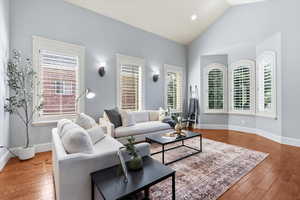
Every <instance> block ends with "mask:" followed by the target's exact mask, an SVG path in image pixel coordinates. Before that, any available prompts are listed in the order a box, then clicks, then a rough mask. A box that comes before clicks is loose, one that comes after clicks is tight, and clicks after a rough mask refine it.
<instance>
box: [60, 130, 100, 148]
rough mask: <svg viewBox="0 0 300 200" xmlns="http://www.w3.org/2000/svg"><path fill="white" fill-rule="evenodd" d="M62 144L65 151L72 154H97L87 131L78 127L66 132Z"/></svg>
mask: <svg viewBox="0 0 300 200" xmlns="http://www.w3.org/2000/svg"><path fill="white" fill-rule="evenodd" d="M62 143H63V145H64V148H65V151H66V152H67V153H69V154H72V153H87V154H92V153H94V152H95V149H94V146H93V143H92V140H91V137H90V136H89V134H88V133H87V131H86V130H84V129H83V128H81V127H80V126H78V125H77V127H76V128H73V129H68V130H66V132H65V134H64V135H63V137H62Z"/></svg>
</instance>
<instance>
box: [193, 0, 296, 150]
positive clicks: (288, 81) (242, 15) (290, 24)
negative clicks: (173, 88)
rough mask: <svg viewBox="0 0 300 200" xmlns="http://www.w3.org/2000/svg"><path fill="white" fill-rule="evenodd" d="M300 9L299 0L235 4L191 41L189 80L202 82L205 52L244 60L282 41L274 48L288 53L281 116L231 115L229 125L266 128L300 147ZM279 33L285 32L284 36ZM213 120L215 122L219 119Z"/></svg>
mask: <svg viewBox="0 0 300 200" xmlns="http://www.w3.org/2000/svg"><path fill="white" fill-rule="evenodd" d="M299 7H300V2H299V1H298V0H288V1H286V0H272V1H265V2H261V3H255V4H248V5H243V6H237V7H233V8H230V9H228V10H227V11H226V13H225V14H224V16H223V17H221V18H220V19H219V20H218V21H217V22H216V23H215V24H213V25H212V26H211V27H210V28H209V29H208V30H207V31H206V32H205V33H204V34H203V35H201V36H200V37H199V38H197V39H196V40H194V41H193V42H192V43H191V44H190V45H189V47H188V63H189V66H188V77H189V80H188V83H189V84H195V83H197V84H201V81H200V76H201V64H200V63H201V55H207V54H209V55H218V54H228V62H229V64H230V63H232V62H233V61H236V60H238V59H255V57H256V54H257V53H259V52H260V51H261V50H262V49H263V48H264V45H265V44H267V43H270V41H276V44H275V45H276V47H274V48H279V49H280V51H282V56H281V57H282V58H281V57H280V61H279V63H278V65H279V67H280V68H281V69H280V71H278V73H279V77H278V78H277V81H278V84H279V85H278V87H277V89H278V90H279V94H278V98H277V104H278V108H279V111H280V112H279V113H278V114H279V116H278V119H267V118H262V117H255V116H242V115H230V116H229V119H228V128H229V129H230V128H234V129H236V130H244V131H247V130H248V131H251V132H263V133H264V134H263V135H266V136H267V135H269V136H270V134H271V136H270V137H269V138H272V137H273V139H274V140H276V139H277V140H281V141H282V142H283V143H290V144H292V143H294V144H298V145H300V134H298V131H297V130H298V123H299V120H298V119H299V112H300V107H299V100H298V99H299V98H300V90H295V89H294V88H295V87H297V86H299V85H300V79H299V74H300V68H299V67H298V65H299V63H300V57H299V55H298V52H299V50H300V37H299V32H300V28H299V26H297V25H296V24H295V20H296V19H299V18H300V13H299V12H298V9H297V8H299ZM278 34H279V35H280V34H281V36H280V37H281V38H280V39H278V38H277V37H279V36H278ZM278 40H279V42H278ZM268 45H269V44H268ZM276 50H277V49H276ZM201 107H203V104H201ZM204 117H205V116H204ZM202 120H204V119H202ZM204 121H205V120H204ZM200 122H201V121H200ZM209 123H211V124H214V121H213V120H212V121H210V122H209ZM226 126H227V125H226V124H225V125H224V127H226ZM287 141H289V142H287Z"/></svg>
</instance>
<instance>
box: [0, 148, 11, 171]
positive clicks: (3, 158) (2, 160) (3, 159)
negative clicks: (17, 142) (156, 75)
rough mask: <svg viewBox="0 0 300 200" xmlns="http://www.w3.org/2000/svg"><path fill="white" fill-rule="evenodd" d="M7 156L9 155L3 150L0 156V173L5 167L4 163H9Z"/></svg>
mask: <svg viewBox="0 0 300 200" xmlns="http://www.w3.org/2000/svg"><path fill="white" fill-rule="evenodd" d="M9 154H10V153H9V152H8V151H7V150H6V149H4V150H3V152H2V155H0V172H1V171H2V169H3V168H4V167H5V165H6V163H7V162H8V161H9V159H10V155H9Z"/></svg>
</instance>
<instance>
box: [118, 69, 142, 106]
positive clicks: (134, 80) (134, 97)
mask: <svg viewBox="0 0 300 200" xmlns="http://www.w3.org/2000/svg"><path fill="white" fill-rule="evenodd" d="M120 93H121V109H124V110H139V109H140V106H141V95H142V94H141V67H140V66H137V65H121V69H120Z"/></svg>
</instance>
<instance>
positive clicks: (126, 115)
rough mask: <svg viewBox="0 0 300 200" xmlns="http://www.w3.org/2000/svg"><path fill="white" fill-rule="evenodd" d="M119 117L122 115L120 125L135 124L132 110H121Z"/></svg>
mask: <svg viewBox="0 0 300 200" xmlns="http://www.w3.org/2000/svg"><path fill="white" fill-rule="evenodd" d="M121 117H122V125H123V126H125V127H127V126H133V125H135V124H136V122H135V117H134V114H133V113H132V112H128V111H126V110H122V111H121Z"/></svg>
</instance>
